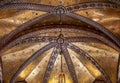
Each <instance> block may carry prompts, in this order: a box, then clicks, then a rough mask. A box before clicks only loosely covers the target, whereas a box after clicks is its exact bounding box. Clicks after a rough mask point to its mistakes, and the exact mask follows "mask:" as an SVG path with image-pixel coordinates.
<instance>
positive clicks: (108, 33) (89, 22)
mask: <svg viewBox="0 0 120 83" xmlns="http://www.w3.org/2000/svg"><path fill="white" fill-rule="evenodd" d="M66 15H67V16H70V17H73V18H76V19H79V20H80V21H83V22H85V23H87V24H90V25H91V26H94V27H95V28H96V29H99V30H100V31H102V32H103V33H105V34H106V35H107V36H109V37H110V38H111V39H112V40H113V41H114V42H115V43H116V44H117V45H118V46H119V47H120V41H119V40H118V39H117V38H116V37H115V36H114V35H113V34H112V33H111V32H110V31H108V30H107V29H106V28H105V27H103V26H102V25H100V24H98V23H97V22H95V21H92V20H90V19H89V18H86V17H84V16H81V15H78V14H75V13H70V12H69V13H66Z"/></svg>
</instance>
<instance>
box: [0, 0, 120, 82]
mask: <svg viewBox="0 0 120 83" xmlns="http://www.w3.org/2000/svg"><path fill="white" fill-rule="evenodd" d="M8 1H9V2H8ZM6 3H7V4H6ZM11 3H33V4H42V5H49V6H50V7H57V6H58V9H59V5H60V6H63V7H64V6H65V7H66V9H68V10H70V11H72V12H74V13H75V14H77V15H80V16H84V17H86V18H89V19H90V20H92V21H94V22H96V23H99V24H100V25H102V26H104V27H105V29H107V30H109V31H110V32H111V33H112V34H113V35H114V36H116V38H117V39H118V42H115V41H114V39H112V38H110V37H109V36H108V35H107V34H105V33H104V32H103V31H101V30H99V29H97V28H96V27H95V26H93V25H91V24H89V23H86V22H83V21H82V20H79V19H77V18H74V17H72V16H70V15H65V14H63V15H61V13H60V12H57V13H58V15H54V13H49V12H46V11H36V10H22V9H14V8H13V9H8V10H2V9H1V8H2V7H3V6H4V5H9V4H11ZM93 3H95V4H97V5H98V4H99V3H102V5H100V6H97V7H96V6H94V5H92V6H91V5H90V4H93ZM106 3H107V4H110V5H106ZM119 4H120V3H119V2H117V0H115V1H114V0H2V1H0V5H1V6H0V41H3V40H4V39H5V38H7V36H8V37H9V34H10V33H11V32H12V31H14V30H16V29H17V30H19V32H18V33H17V31H16V34H14V35H13V36H11V37H10V38H8V42H6V41H5V44H4V43H3V42H0V46H1V47H0V56H1V61H2V66H3V67H2V69H3V76H2V77H3V80H4V83H14V82H15V83H21V82H22V83H25V82H27V83H46V81H47V82H48V83H59V82H58V81H59V74H61V70H63V72H64V74H65V79H66V83H74V82H75V83H93V82H94V81H95V80H100V81H103V83H117V81H118V75H117V74H118V65H119V64H118V63H119V52H120V46H119V45H120V42H119V40H120V5H119ZM86 5H87V7H88V8H87V7H86ZM78 6H80V8H78ZM89 6H90V7H89ZM31 8H32V7H31ZM56 9H57V8H56ZM56 9H55V10H56ZM47 11H48V10H47ZM61 11H64V8H63V10H61ZM65 12H66V11H65ZM60 15H61V16H60ZM38 17H40V18H39V21H37V22H35V23H32V22H31V23H30V24H29V25H30V26H26V27H25V28H24V27H23V29H22V30H21V31H20V29H19V28H21V27H20V26H22V24H24V23H27V22H30V21H32V20H33V19H36V18H38ZM61 34H62V36H61ZM80 38H81V39H80ZM2 44H3V45H2ZM60 45H61V46H60ZM40 51H42V53H40ZM38 53H40V54H38ZM32 56H37V57H34V59H31V57H32ZM61 56H62V57H61ZM91 57H92V58H91ZM32 58H33V57H32ZM30 59H31V60H30ZM67 59H69V60H67ZM29 60H30V61H29ZM27 61H29V62H27ZM25 62H26V63H29V64H27V65H25V64H23V63H25ZM69 63H70V64H69ZM61 65H62V68H61ZM49 66H51V67H52V70H51V68H49ZM20 68H21V69H20ZM71 68H72V69H71ZM18 70H20V72H18ZM113 72H114V73H113ZM15 75H16V76H15ZM11 80H12V81H11ZM75 80H77V81H75ZM96 83H97V82H96Z"/></svg>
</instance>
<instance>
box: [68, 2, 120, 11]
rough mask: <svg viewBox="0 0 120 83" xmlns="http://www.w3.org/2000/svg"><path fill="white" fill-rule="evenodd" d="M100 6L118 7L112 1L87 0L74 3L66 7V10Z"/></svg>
mask: <svg viewBox="0 0 120 83" xmlns="http://www.w3.org/2000/svg"><path fill="white" fill-rule="evenodd" d="M102 8H113V9H119V8H120V6H119V5H116V4H113V3H108V2H88V3H80V4H75V5H71V6H67V7H66V9H67V11H70V12H75V11H79V10H85V9H102Z"/></svg>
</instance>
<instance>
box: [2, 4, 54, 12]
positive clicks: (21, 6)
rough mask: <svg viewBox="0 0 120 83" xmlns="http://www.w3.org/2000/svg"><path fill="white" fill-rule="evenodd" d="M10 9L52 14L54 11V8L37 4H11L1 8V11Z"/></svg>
mask: <svg viewBox="0 0 120 83" xmlns="http://www.w3.org/2000/svg"><path fill="white" fill-rule="evenodd" d="M9 9H20V10H36V11H43V12H51V11H53V10H54V6H48V5H42V4H35V3H9V4H5V5H3V6H1V7H0V10H9Z"/></svg>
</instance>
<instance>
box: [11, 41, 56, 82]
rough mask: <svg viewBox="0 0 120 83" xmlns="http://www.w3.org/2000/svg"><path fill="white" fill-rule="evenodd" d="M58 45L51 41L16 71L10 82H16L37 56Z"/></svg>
mask: <svg viewBox="0 0 120 83" xmlns="http://www.w3.org/2000/svg"><path fill="white" fill-rule="evenodd" d="M54 46H56V43H50V44H47V45H46V46H44V47H43V48H41V49H40V50H38V51H37V52H35V53H34V54H33V55H32V56H31V57H30V58H28V59H27V60H26V61H25V62H24V63H23V64H22V65H21V66H20V67H19V69H18V70H17V71H16V73H15V74H14V75H13V77H12V79H11V80H10V83H14V82H15V81H16V79H17V77H18V75H19V74H20V73H21V72H22V71H23V70H24V69H25V68H26V67H27V66H28V65H29V64H30V62H31V61H33V60H34V59H35V58H37V57H38V56H40V55H41V54H42V53H43V52H45V51H47V50H49V49H50V48H52V47H54Z"/></svg>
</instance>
